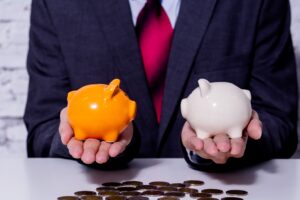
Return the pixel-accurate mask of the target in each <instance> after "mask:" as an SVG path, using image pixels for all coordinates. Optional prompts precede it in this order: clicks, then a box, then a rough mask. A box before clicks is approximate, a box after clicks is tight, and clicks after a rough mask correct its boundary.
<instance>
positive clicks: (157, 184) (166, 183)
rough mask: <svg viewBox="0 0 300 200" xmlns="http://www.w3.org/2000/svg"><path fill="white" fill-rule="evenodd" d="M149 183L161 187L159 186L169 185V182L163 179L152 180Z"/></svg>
mask: <svg viewBox="0 0 300 200" xmlns="http://www.w3.org/2000/svg"><path fill="white" fill-rule="evenodd" d="M149 185H154V186H158V187H161V186H169V185H170V183H168V182H165V181H153V182H150V183H149Z"/></svg>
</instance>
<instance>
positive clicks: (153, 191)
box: [142, 190, 164, 196]
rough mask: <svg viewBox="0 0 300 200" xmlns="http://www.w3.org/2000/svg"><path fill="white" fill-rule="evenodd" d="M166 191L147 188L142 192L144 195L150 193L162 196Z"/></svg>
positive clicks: (150, 194)
mask: <svg viewBox="0 0 300 200" xmlns="http://www.w3.org/2000/svg"><path fill="white" fill-rule="evenodd" d="M163 194H164V192H162V191H159V190H146V191H144V192H142V195H148V196H162V195H163Z"/></svg>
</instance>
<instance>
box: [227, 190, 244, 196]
mask: <svg viewBox="0 0 300 200" xmlns="http://www.w3.org/2000/svg"><path fill="white" fill-rule="evenodd" d="M226 194H228V195H237V196H245V195H247V194H248V192H247V191H245V190H227V191H226Z"/></svg>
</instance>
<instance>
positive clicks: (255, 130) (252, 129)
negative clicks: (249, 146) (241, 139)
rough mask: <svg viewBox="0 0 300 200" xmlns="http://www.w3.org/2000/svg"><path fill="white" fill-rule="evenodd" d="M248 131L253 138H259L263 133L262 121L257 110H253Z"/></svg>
mask: <svg viewBox="0 0 300 200" xmlns="http://www.w3.org/2000/svg"><path fill="white" fill-rule="evenodd" d="M247 133H248V135H249V137H251V138H252V139H255V140H258V139H260V138H261V135H262V123H261V121H260V120H259V117H258V114H257V112H255V111H253V114H252V119H251V120H250V122H249V124H248V126H247Z"/></svg>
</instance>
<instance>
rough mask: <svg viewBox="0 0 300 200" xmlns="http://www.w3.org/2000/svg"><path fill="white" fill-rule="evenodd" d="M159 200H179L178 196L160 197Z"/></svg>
mask: <svg viewBox="0 0 300 200" xmlns="http://www.w3.org/2000/svg"><path fill="white" fill-rule="evenodd" d="M158 200H179V198H177V197H160V198H158Z"/></svg>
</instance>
